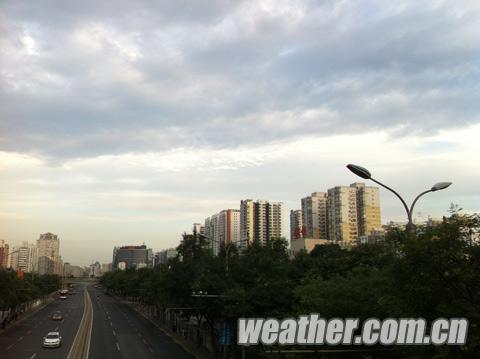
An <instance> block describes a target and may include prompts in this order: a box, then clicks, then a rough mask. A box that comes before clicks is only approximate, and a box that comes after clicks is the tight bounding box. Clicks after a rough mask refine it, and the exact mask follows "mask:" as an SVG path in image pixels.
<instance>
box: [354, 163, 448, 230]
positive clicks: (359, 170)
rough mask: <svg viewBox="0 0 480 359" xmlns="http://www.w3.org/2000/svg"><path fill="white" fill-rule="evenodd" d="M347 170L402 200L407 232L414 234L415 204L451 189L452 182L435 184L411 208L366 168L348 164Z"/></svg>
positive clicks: (421, 194) (414, 201)
mask: <svg viewBox="0 0 480 359" xmlns="http://www.w3.org/2000/svg"><path fill="white" fill-rule="evenodd" d="M347 168H348V169H349V170H350V171H351V172H353V173H354V174H356V175H357V176H359V177H361V178H363V179H369V180H371V181H373V182H375V183H377V184H378V185H380V186H382V187H383V188H386V189H388V190H389V191H390V192H392V193H393V194H395V195H396V196H397V197H398V199H400V201H401V202H402V204H403V207H404V208H405V212H406V213H407V219H408V223H407V231H408V232H410V233H411V232H412V231H413V230H414V229H415V225H414V224H413V208H414V207H415V204H416V203H417V201H418V200H419V198H420V197H422V196H423V195H425V194H427V193H430V192H436V191H441V190H442V189H445V188H447V187H449V186H450V185H451V184H452V182H438V183H435V184H434V185H433V186H432V188H430V189H428V190H426V191H423V192H422V193H420V194H419V195H418V196H417V197H415V199H414V200H413V202H412V205H411V206H410V208H409V207H408V206H407V203H406V202H405V200H404V199H403V198H402V196H400V194H398V193H397V192H396V191H395V190H394V189H393V188H390V187H388V186H387V185H385V184H383V183H381V182H380V181H378V180H376V179H374V178H372V174H371V173H370V171H369V170H367V169H366V168H364V167H361V166H358V165H354V164H348V165H347Z"/></svg>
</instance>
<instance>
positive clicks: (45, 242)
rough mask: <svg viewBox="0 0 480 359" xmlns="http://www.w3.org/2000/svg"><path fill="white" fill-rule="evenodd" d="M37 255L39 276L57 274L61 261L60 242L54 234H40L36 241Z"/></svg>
mask: <svg viewBox="0 0 480 359" xmlns="http://www.w3.org/2000/svg"><path fill="white" fill-rule="evenodd" d="M37 253H38V272H39V273H40V274H54V273H56V272H58V269H59V263H60V261H61V259H60V240H59V239H58V236H57V235H56V234H53V233H50V232H49V233H44V234H41V235H40V238H39V239H37ZM62 267H63V265H62ZM60 274H61V273H60Z"/></svg>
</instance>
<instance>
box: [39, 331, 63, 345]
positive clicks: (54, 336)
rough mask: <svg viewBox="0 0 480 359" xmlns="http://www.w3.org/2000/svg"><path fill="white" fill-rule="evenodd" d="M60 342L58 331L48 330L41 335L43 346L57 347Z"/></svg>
mask: <svg viewBox="0 0 480 359" xmlns="http://www.w3.org/2000/svg"><path fill="white" fill-rule="evenodd" d="M61 343H62V337H61V336H60V333H59V332H50V333H48V334H47V336H46V337H43V346H44V347H45V348H58V347H59V346H60V344H61Z"/></svg>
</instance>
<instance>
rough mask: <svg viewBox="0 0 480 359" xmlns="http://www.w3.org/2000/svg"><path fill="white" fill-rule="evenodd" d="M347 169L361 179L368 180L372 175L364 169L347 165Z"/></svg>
mask: <svg viewBox="0 0 480 359" xmlns="http://www.w3.org/2000/svg"><path fill="white" fill-rule="evenodd" d="M347 168H348V169H349V170H350V171H352V172H353V173H355V174H356V175H357V176H359V177H362V178H363V179H370V178H371V177H372V174H371V173H370V172H369V171H368V170H367V169H366V168H364V167H361V166H357V165H352V164H349V165H347Z"/></svg>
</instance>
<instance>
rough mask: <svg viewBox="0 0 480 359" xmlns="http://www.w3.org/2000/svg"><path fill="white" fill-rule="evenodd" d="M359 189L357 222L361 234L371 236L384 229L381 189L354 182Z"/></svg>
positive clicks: (366, 236)
mask: <svg viewBox="0 0 480 359" xmlns="http://www.w3.org/2000/svg"><path fill="white" fill-rule="evenodd" d="M350 186H353V187H355V188H356V189H357V217H358V218H357V222H358V232H359V236H360V237H363V238H368V237H370V236H371V235H372V234H373V233H376V232H378V231H381V230H382V221H381V212H380V190H379V189H378V187H368V186H365V183H361V182H356V183H352V184H351V185H350Z"/></svg>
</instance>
